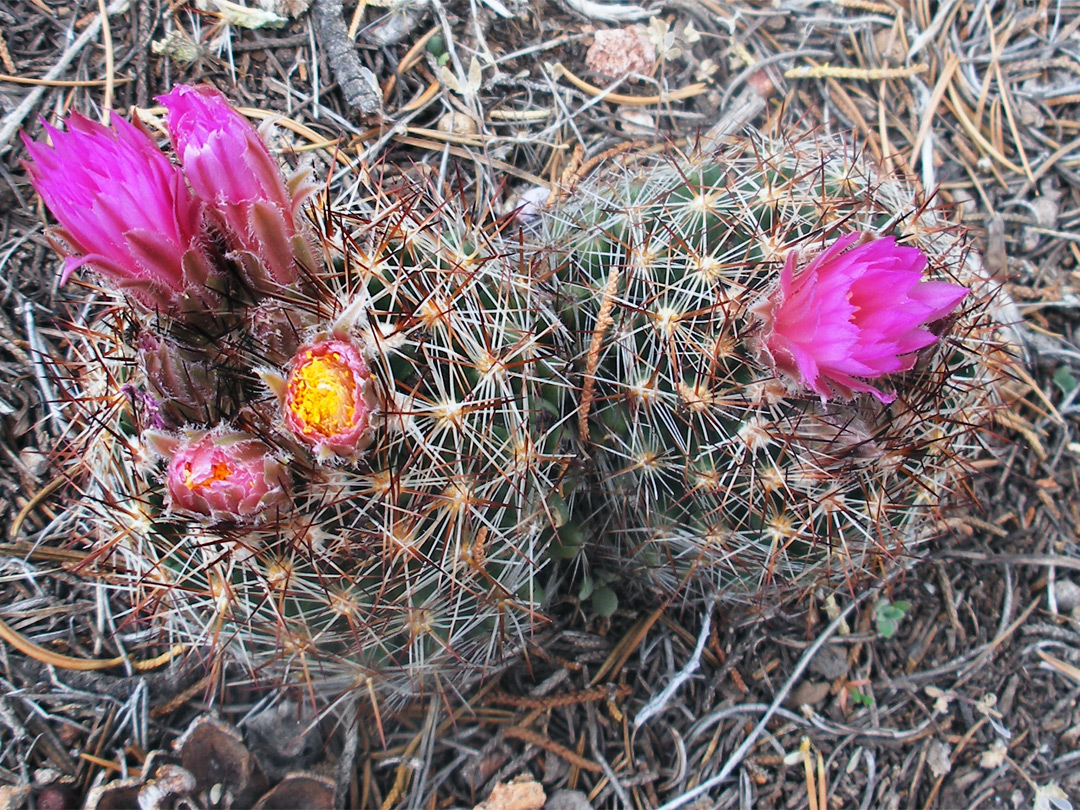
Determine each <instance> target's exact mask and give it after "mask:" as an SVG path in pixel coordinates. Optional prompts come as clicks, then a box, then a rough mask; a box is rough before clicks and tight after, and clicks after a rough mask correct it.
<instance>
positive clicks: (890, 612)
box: [874, 600, 911, 638]
mask: <svg viewBox="0 0 1080 810" xmlns="http://www.w3.org/2000/svg"><path fill="white" fill-rule="evenodd" d="M909 610H911V602H907V601H905V600H900V601H897V602H887V601H886V602H878V603H877V605H876V606H875V607H874V621H875V623H876V625H877V631H878V635H879V636H881V637H882V638H892V637H893V636H895V635H896V630H897V628H898V627H899V626H900V622H901V621H903V618H904V616H906V615H907V612H908V611H909Z"/></svg>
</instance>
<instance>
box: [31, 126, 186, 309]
mask: <svg viewBox="0 0 1080 810" xmlns="http://www.w3.org/2000/svg"><path fill="white" fill-rule="evenodd" d="M113 122H114V123H113V128H112V129H110V128H108V127H105V126H102V125H101V124H98V123H96V122H94V121H91V120H90V119H88V118H85V117H83V116H81V115H79V114H78V113H73V114H72V115H71V116H69V117H68V119H67V125H68V129H67V131H66V132H63V131H60V130H58V129H56V128H55V127H52V126H49V125H48V124H45V130H46V132H47V133H48V134H49V137H50V139H51V140H52V145H51V146H49V145H46V144H44V143H40V142H35V141H31V140H29V139H28V138H26V136H25V135H24V136H23V142H24V143H25V144H26V150H27V152H29V153H30V158H31V159H30V161H29V162H27V163H26V167H27V170H28V171H29V172H30V177H31V180H32V182H33V184H34V188H35V189H37V192H38V194H40V195H41V198H42V199H43V200H44V201H45V204H46V205H47V206H48V207H49V210H50V211H52V213H53V216H55V217H56V219H57V220H58V221H59V222H60V225H61V226H62V228H63V233H62V235H63V237H64V239H65V241H66V242H67V243H68V245H69V246H70V247H71V248H72V251H73V253H75V254H77V255H74V256H72V257H70V258H69V259H68V260H67V261H66V262H65V265H64V273H63V277H62V279H61V281H66V280H67V278H68V276H70V275H71V273H72V272H73V271H74V270H75V269H77V268H78V267H80V266H82V265H83V264H90V265H92V266H93V267H94V268H95V269H96V270H98V272H100V273H101V274H102V275H104V276H106V277H108V278H109V279H110V280H112V281H113V283H114V284H115V285H116V286H117V287H119V288H120V289H122V290H126V291H129V292H131V293H132V294H133V295H134V296H135V297H136V298H137V299H138V300H140V301H141V302H142V303H144V304H146V305H148V306H151V307H154V306H158V307H164V308H168V307H171V306H173V305H175V304H176V303H177V301H178V299H179V297H180V296H181V295H183V293H184V292H185V291H187V289H188V288H189V287H190V286H191V285H192V284H193V283H195V282H194V281H193V280H192V279H190V278H188V277H187V274H186V273H185V270H184V267H185V264H184V258H185V254H189V263H190V262H195V263H196V264H200V263H201V264H205V251H204V249H203V247H202V246H201V244H200V240H199V236H200V223H201V205H200V203H199V202H198V201H197V200H196V199H195V198H194V197H192V195H191V193H190V192H189V191H188V188H187V186H186V185H185V183H184V178H183V175H182V174H181V173H180V170H179V169H177V168H176V167H175V166H173V165H172V163H170V162H169V159H168V158H167V157H165V155H163V154H162V153H161V152H160V151H159V150H158V148H157V146H156V145H155V144H154V142H153V141H152V140H151V139H150V137H149V136H148V135H147V134H146V133H145V132H144V131H143V130H142V129H141V128H140V127H137V126H135V125H134V124H131V123H129V122H128V121H125V120H123V119H122V118H120V117H119V116H116V117H114V118H113Z"/></svg>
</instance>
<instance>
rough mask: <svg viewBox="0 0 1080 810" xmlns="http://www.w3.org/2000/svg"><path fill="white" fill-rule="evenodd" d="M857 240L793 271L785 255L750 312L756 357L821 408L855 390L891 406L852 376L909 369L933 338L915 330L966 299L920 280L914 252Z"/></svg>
mask: <svg viewBox="0 0 1080 810" xmlns="http://www.w3.org/2000/svg"><path fill="white" fill-rule="evenodd" d="M862 237H863V234H858V233H853V234H848V235H847V236H843V237H841V238H840V239H837V240H836V242H834V243H833V244H832V245H831V246H830V247H829V248H828V249H827V250H825V251H824V252H823V253H821V254H820V255H819V256H817V257H816V258H815V259H813V260H812V261H811V262H810V263H809V264H808V265H806V267H804V268H803V269H802V270H800V271H799V273H798V274H796V273H795V263H796V261H797V256H796V254H795V252H794V251H792V252H791V253H789V254H788V257H787V261H786V263H785V265H784V269H783V272H782V273H781V275H780V283H779V285H778V286H777V287H776V288H775V289H774V290H773V291H772V293H771V294H770V295H769V296H768V297H767V299H766V300H765V301H763V302H762V303H761V304H758V305H757V306H756V307H755V312H756V313H757V315H758V316H759V317H760V318H761V320H762V321H763V323H764V331H763V337H762V339H761V343H760V347H761V348H762V349H763V351H764V353H765V354H767V355H768V357H769V358H770V359H771V361H772V363H773V365H774V366H775V367H776V369H777V370H778V371H780V372H783V373H784V374H786V375H787V376H789V377H791V378H793V379H794V380H796V381H798V382H799V383H800V384H802V385H804V386H806V387H808V388H810V389H812V390H813V391H815V392H816V393H817V394H819V395H820V396H821V401H822V402H823V403H824V402H826V401H827V400H828V399H830V398H832V397H837V396H839V397H843V398H848V399H850V398H851V397H852V396H854V392H856V391H862V392H866V393H870V394H873V395H874V396H875V397H877V399H878V400H880V401H881V402H883V403H889V402H892V401H893V399H895V395H892V394H887V393H884V392H883V391H881V390H879V389H878V388H875V387H874V386H872V385H870V384H869V383H866V382H863V381H862V380H861V379H859V378H863V379H866V378H870V379H873V378H876V377H881V376H883V375H885V374H892V373H895V372H898V371H906V370H908V369H910V368H911V367H912V366H913V365H914V364H915V358H916V354H915V353H916V352H918V351H919V349H922V348H925V347H926V346H929V345H931V344H932V343H934V342H935V341H936V340H937V336H936V335H934V334H933V333H932V332H930V331H929V330H928V329H925V328H923V327H924V326H925V325H926V324H928V323H932V322H934V321H936V320H939V319H940V318H944V317H945V316H946V315H948V314H949V313H950V312H952V311H953V309H955V308H956V305H957V304H959V303H960V300H961V299H962V298H963V297H964V296H965V295H967V294H968V290H967V289H966V288H964V287H960V286H958V285H956V284H949V283H947V282H943V281H925V280H923V271H924V269H925V268H926V256H925V255H924V254H923V253H922V251H920V250H918V249H916V248H911V247H901V246H899V245H897V244H896V240H895V239H894V238H893V237H891V236H890V237H886V238H884V239H875V240H872V241H868V242H865V243H864V244H861V245H859V246H857V247H851V246H852V245H853V244H855V242H857V241H859V239H860V238H862ZM849 248H851V249H850V250H849Z"/></svg>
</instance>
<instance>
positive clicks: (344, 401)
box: [283, 340, 375, 459]
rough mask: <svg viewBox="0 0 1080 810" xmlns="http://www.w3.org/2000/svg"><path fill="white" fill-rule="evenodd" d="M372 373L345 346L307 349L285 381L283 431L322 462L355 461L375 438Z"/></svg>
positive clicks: (351, 348)
mask: <svg viewBox="0 0 1080 810" xmlns="http://www.w3.org/2000/svg"><path fill="white" fill-rule="evenodd" d="M372 389H373V386H372V383H371V371H370V370H369V369H368V365H367V363H365V362H364V358H363V357H362V356H361V355H360V352H359V351H358V350H357V349H356V347H355V346H353V345H352V344H351V343H347V342H345V341H343V340H324V341H321V342H319V343H314V344H312V345H309V346H305V347H303V348H301V349H300V351H298V352H297V354H296V357H295V358H293V361H292V365H291V368H290V369H289V376H288V378H287V379H286V380H285V386H284V401H283V410H284V414H285V425H286V427H288V428H289V430H291V431H292V432H293V434H294V435H296V437H297V438H299V439H301V440H302V441H304V442H305V443H307V444H309V445H311V447H312V449H313V450H314V451H315V453H316V455H318V456H319V457H320V458H329V457H332V456H338V457H340V458H344V459H352V458H355V457H356V456H357V455H358V454H359V453H360V451H362V450H363V449H365V448H366V447H367V446H368V445H369V444H371V440H372V438H373V435H372V430H371V416H372V411H373V410H374V407H375V397H374V393H373V390H372Z"/></svg>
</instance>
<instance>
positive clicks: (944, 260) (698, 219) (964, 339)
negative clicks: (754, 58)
mask: <svg viewBox="0 0 1080 810" xmlns="http://www.w3.org/2000/svg"><path fill="white" fill-rule="evenodd" d="M539 229H540V234H539V241H540V243H541V244H544V245H550V246H558V250H556V251H555V254H556V255H557V256H558V257H559V258H558V259H557V260H556V262H557V267H556V269H555V272H556V274H557V276H558V278H559V301H560V304H559V306H560V311H561V313H562V317H563V319H564V321H565V322H566V324H567V325H568V327H569V328H570V329H571V330H572V331H573V332H574V334H575V335H576V336H577V346H578V354H577V360H576V361H575V364H574V369H575V372H576V374H577V375H578V376H577V377H576V381H577V382H578V383H579V385H580V387H581V390H582V396H581V402H580V404H579V406H578V418H579V419H580V437H581V439H582V442H583V447H584V448H585V450H586V452H587V453H588V454H589V455H590V456H591V458H592V461H593V466H594V472H595V479H596V480H595V483H594V487H593V490H594V494H593V500H594V506H593V509H594V510H595V512H596V513H603V514H607V515H610V520H609V522H608V525H607V526H605V527H603V528H601V529H600V530H599V531H598V532H597V534H596V537H595V542H594V543H593V545H592V546H591V547H589V548H587V549H586V550H585V554H584V556H585V557H586V558H587V559H588V561H589V562H590V563H593V564H596V565H599V566H601V567H607V568H610V567H615V566H618V567H619V568H620V569H621V570H623V571H624V572H627V571H629V572H630V573H631V575H632V576H633V577H635V578H638V577H642V576H644V581H646V582H649V583H651V586H652V587H654V588H656V589H657V590H659V591H661V592H662V593H665V594H668V595H671V594H677V593H678V594H684V595H685V594H690V595H692V594H698V595H701V594H709V595H712V594H717V593H720V594H723V595H725V596H726V597H728V598H736V599H761V598H765V597H766V596H767V595H768V594H769V593H771V592H773V591H777V590H784V591H787V592H790V591H791V590H792V589H798V590H799V591H800V592H801V591H805V590H807V589H810V588H813V587H816V586H818V585H820V584H823V583H832V584H836V583H838V582H842V581H845V580H847V581H848V582H851V581H854V580H856V579H858V578H859V577H860V576H862V575H865V574H868V573H869V574H873V573H875V572H877V571H878V570H879V568H880V566H881V564H882V563H884V562H885V561H886V560H888V559H891V558H895V557H898V556H902V555H905V554H907V553H909V552H910V551H912V550H913V549H914V547H915V546H917V545H918V544H919V543H920V542H922V541H923V540H925V539H926V538H928V537H930V536H931V535H933V534H934V533H935V531H936V527H937V524H936V521H937V519H939V518H940V517H941V509H942V507H943V506H944V505H946V504H947V503H948V502H949V501H950V500H952V499H954V498H955V497H956V496H957V494H958V493H959V492H960V491H962V490H963V489H964V477H965V476H966V475H967V472H968V467H967V465H966V461H967V460H969V459H970V458H971V457H972V456H973V455H974V454H975V453H976V452H977V450H978V448H979V444H980V437H979V430H980V428H981V427H983V426H984V425H985V424H986V422H987V420H988V417H989V415H990V413H991V411H992V409H993V408H994V406H995V403H996V402H997V401H998V396H999V395H1000V390H999V389H1000V382H1001V379H1002V375H1003V373H1004V371H1003V369H1004V367H1006V366H1007V364H1008V356H1007V352H1006V351H1005V347H1004V345H1003V344H1002V341H1001V339H1000V337H999V335H998V333H997V331H996V325H995V323H994V318H993V310H994V294H993V292H992V291H991V287H990V285H989V284H988V283H986V281H985V279H983V278H982V276H981V275H980V274H979V271H978V265H977V262H976V260H975V257H974V256H972V255H970V253H969V251H968V247H967V243H966V242H965V240H964V239H963V237H962V234H961V232H960V231H959V230H958V229H957V228H956V227H954V226H951V225H949V224H948V223H947V222H946V221H944V220H943V219H942V218H941V217H940V216H939V215H938V214H937V213H936V212H934V211H932V210H929V209H927V208H926V207H925V206H924V205H922V204H921V203H920V202H919V200H918V199H917V197H916V195H915V193H914V191H913V190H912V189H911V188H910V187H909V186H908V185H906V184H905V183H903V182H902V181H900V180H897V179H893V178H888V177H884V176H881V175H879V174H878V173H877V172H876V171H875V170H874V169H873V168H872V167H871V166H870V165H869V164H868V163H867V162H866V161H865V160H863V159H862V158H861V157H859V156H857V155H855V154H853V153H852V151H851V149H850V148H847V147H845V145H844V144H842V143H841V142H839V141H836V140H833V139H831V138H827V137H814V138H808V139H804V140H798V141H794V142H789V141H783V140H771V139H768V138H764V137H760V136H751V137H748V138H746V139H743V140H740V141H737V142H732V143H730V144H728V145H727V146H724V147H722V148H721V149H720V150H719V151H717V152H715V153H707V154H703V153H699V152H690V153H688V154H677V155H676V154H671V155H664V156H660V157H656V156H638V157H634V158H631V159H629V160H626V161H624V162H621V163H619V164H616V165H613V166H610V167H608V168H606V169H605V170H604V171H602V172H599V173H597V174H596V175H595V176H594V177H592V178H587V179H584V180H582V181H581V182H580V183H579V184H578V185H577V186H576V187H575V188H574V189H573V193H572V194H570V195H567V196H566V197H565V199H564V201H563V202H562V203H561V204H559V205H558V206H556V207H554V208H553V209H552V210H550V211H548V212H547V213H546V214H545V215H544V216H543V217H541V220H540V225H539ZM851 233H867V234H871V235H874V236H879V237H884V236H890V235H893V236H895V237H896V238H897V239H898V240H899V241H900V242H902V243H903V244H905V245H911V246H914V247H917V248H919V249H920V250H921V251H922V252H923V253H925V254H926V256H927V257H928V259H929V269H928V271H927V274H928V275H929V276H930V277H931V278H936V279H946V280H951V281H953V282H958V283H960V284H963V285H964V286H966V287H970V288H972V290H973V294H972V295H969V296H968V298H967V300H966V302H965V304H963V305H962V310H961V311H960V314H959V316H958V317H956V318H955V319H954V320H955V322H953V323H948V322H940V323H935V324H931V327H930V328H931V329H933V330H937V331H938V332H940V333H941V338H940V340H939V341H938V342H937V343H935V344H934V345H933V346H930V347H928V348H926V349H924V350H922V351H921V352H920V354H919V356H918V360H917V362H915V364H914V367H913V368H912V369H911V370H909V371H906V372H904V373H902V374H897V375H893V376H892V377H888V378H886V379H885V383H886V385H887V387H891V389H892V390H894V391H895V392H896V399H895V401H894V402H893V403H892V404H891V405H884V404H882V403H881V402H879V401H877V400H876V399H874V398H873V397H871V396H868V395H866V394H858V395H855V396H853V397H852V398H846V397H839V398H834V399H832V400H830V401H828V402H827V403H823V402H822V401H821V398H819V397H818V395H817V394H816V393H814V392H812V391H811V392H807V390H805V388H803V389H800V388H799V386H797V385H792V383H791V381H790V380H787V379H785V378H784V377H783V375H780V374H778V372H777V371H776V370H775V369H774V368H772V367H771V366H770V364H769V363H768V362H767V360H766V359H765V358H764V357H763V356H762V352H761V350H760V344H761V342H762V339H763V336H762V330H763V325H762V323H761V318H760V317H759V316H758V314H757V312H758V311H759V310H760V307H761V303H762V301H763V300H765V299H767V298H768V296H769V295H770V294H772V295H773V296H774V297H775V292H773V291H775V289H776V287H777V284H778V279H779V277H780V273H781V270H782V268H783V267H784V264H785V258H786V257H787V255H788V253H789V251H798V254H797V255H807V256H813V255H815V254H818V253H820V252H821V251H822V250H823V248H824V247H826V246H827V245H829V244H830V243H832V242H833V241H834V240H836V239H838V238H839V237H841V236H843V235H844V234H851ZM885 398H887V397H885ZM596 503H598V504H599V505H595V504H596Z"/></svg>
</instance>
